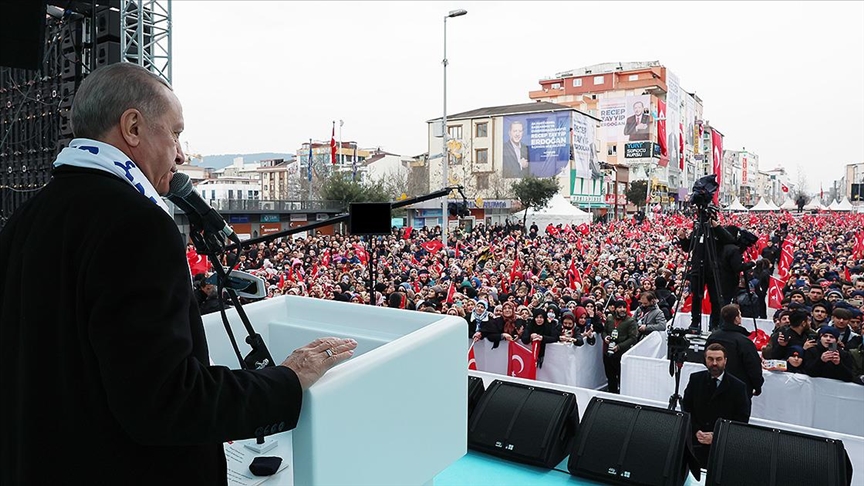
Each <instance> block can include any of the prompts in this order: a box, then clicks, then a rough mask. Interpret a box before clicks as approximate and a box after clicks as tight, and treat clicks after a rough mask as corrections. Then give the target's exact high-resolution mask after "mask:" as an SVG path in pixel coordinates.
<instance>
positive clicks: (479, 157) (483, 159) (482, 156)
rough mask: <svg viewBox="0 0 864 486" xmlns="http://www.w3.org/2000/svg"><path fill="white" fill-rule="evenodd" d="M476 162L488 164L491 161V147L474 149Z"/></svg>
mask: <svg viewBox="0 0 864 486" xmlns="http://www.w3.org/2000/svg"><path fill="white" fill-rule="evenodd" d="M474 163H475V164H488V163H489V149H477V150H475V151H474Z"/></svg>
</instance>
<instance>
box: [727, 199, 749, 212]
mask: <svg viewBox="0 0 864 486" xmlns="http://www.w3.org/2000/svg"><path fill="white" fill-rule="evenodd" d="M725 210H726V211H747V208H746V207H745V206H744V205H743V204H741V200H740V199H738V198H735V200H734V201H732V204H730V205H728V206H726V208H725Z"/></svg>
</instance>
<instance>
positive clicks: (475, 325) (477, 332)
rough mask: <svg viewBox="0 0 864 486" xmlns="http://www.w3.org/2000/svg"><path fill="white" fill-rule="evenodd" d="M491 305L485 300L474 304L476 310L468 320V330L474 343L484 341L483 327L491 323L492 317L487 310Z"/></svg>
mask: <svg viewBox="0 0 864 486" xmlns="http://www.w3.org/2000/svg"><path fill="white" fill-rule="evenodd" d="M488 305H489V304H488V303H487V302H486V301H485V300H478V301H477V303H476V304H474V310H473V311H472V312H471V316H470V317H469V318H468V329H469V331H473V332H471V338H472V339H474V341H475V342H476V341H479V340H481V339H483V333H482V332H481V329H482V328H483V325H484V324H486V323H487V322H488V321H489V318H490V315H489V311H488V310H487V309H486V308H487V306H488Z"/></svg>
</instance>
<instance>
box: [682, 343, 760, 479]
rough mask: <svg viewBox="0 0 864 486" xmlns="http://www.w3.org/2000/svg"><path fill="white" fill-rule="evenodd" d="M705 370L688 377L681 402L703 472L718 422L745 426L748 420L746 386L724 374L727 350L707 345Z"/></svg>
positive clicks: (748, 400) (720, 346)
mask: <svg viewBox="0 0 864 486" xmlns="http://www.w3.org/2000/svg"><path fill="white" fill-rule="evenodd" d="M705 366H706V367H707V368H708V369H707V370H705V371H699V372H697V373H693V374H692V375H690V382H689V383H688V384H687V389H686V390H684V400H682V402H681V408H682V409H683V410H684V411H685V412H688V413H690V429H691V430H692V431H693V436H692V437H691V440H692V442H693V453H694V454H695V455H696V459H698V460H699V464H700V465H701V466H702V467H703V468H705V467H707V465H708V454H709V452H710V451H711V443H712V442H713V441H714V424H715V423H716V422H717V419H721V418H723V419H727V420H735V421H737V422H745V423H746V422H747V421H748V420H750V398H749V397H748V396H747V388H746V385H744V382H742V381H741V380H739V379H738V378H735V377H734V376H732V375H731V374H729V373H726V348H724V347H723V345H721V344H717V343H714V344H710V345H708V347H707V348H705Z"/></svg>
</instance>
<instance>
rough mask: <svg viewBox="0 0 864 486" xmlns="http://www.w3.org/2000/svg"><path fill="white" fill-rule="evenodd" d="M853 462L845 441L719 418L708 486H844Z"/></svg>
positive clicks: (709, 462)
mask: <svg viewBox="0 0 864 486" xmlns="http://www.w3.org/2000/svg"><path fill="white" fill-rule="evenodd" d="M851 481H852V463H851V462H850V461H849V456H848V455H847V454H846V449H845V448H844V447H843V441H840V440H837V439H828V438H825V437H818V436H814V435H806V434H800V433H797V432H789V431H785V430H780V429H773V428H769V427H760V426H757V425H749V424H744V423H741V422H733V421H730V420H724V419H720V420H718V421H717V424H716V425H715V426H714V440H713V442H712V444H711V454H710V455H709V456H708V478H707V481H706V482H705V484H706V485H722V484H729V485H733V484H734V485H735V486H748V485H753V486H756V485H758V486H775V485H776V486H798V485H801V486H809V485H813V484H818V485H820V486H846V485H848V484H850V483H851Z"/></svg>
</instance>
